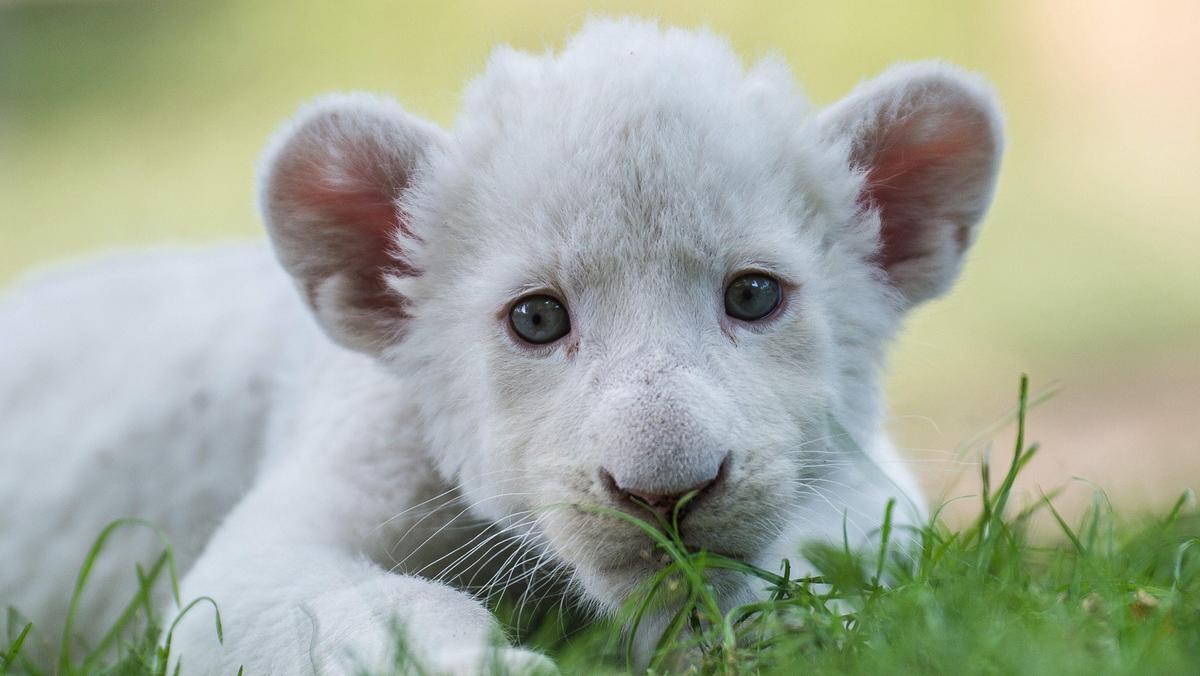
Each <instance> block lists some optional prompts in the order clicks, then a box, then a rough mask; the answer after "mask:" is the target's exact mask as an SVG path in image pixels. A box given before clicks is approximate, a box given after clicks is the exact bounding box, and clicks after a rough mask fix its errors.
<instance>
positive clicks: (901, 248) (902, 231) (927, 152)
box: [859, 115, 980, 269]
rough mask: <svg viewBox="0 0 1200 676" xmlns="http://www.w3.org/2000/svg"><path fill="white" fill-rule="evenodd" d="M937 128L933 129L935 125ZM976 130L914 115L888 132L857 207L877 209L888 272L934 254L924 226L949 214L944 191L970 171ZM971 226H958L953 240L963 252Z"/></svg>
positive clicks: (954, 119)
mask: <svg viewBox="0 0 1200 676" xmlns="http://www.w3.org/2000/svg"><path fill="white" fill-rule="evenodd" d="M934 125H936V126H934ZM979 141H980V139H979V133H978V130H975V129H973V128H972V125H971V124H970V123H968V122H966V121H964V120H963V119H961V118H959V117H958V116H955V115H946V116H940V117H938V118H936V119H933V120H930V119H923V117H922V116H914V117H912V118H910V119H908V120H905V121H903V122H901V123H899V124H896V125H894V126H893V127H892V128H890V129H888V130H887V133H886V137H885V138H883V139H880V140H878V143H879V146H880V150H879V152H878V153H877V154H876V155H875V157H874V158H873V160H872V162H871V164H870V168H869V169H868V171H867V176H866V181H865V184H864V187H863V191H862V194H861V195H859V204H860V206H862V207H863V208H872V207H874V208H878V209H879V211H880V218H881V220H882V232H881V233H880V234H881V237H882V240H883V246H882V247H881V249H880V252H879V260H878V262H879V263H880V264H881V265H882V266H883V267H884V268H885V269H887V268H890V267H892V266H894V265H897V264H899V263H903V262H904V261H907V260H910V259H913V258H917V257H920V256H924V255H928V254H930V253H932V252H931V251H930V248H931V247H932V246H936V242H935V241H931V240H930V238H929V237H928V234H929V233H927V232H926V231H925V228H923V227H922V225H923V222H925V223H926V224H927V223H928V222H929V221H932V220H935V219H938V218H939V217H944V216H947V215H948V214H946V213H944V212H945V211H946V206H947V205H946V203H947V202H948V201H949V202H953V197H950V196H948V195H947V191H953V190H954V189H955V187H956V184H957V183H959V182H960V181H962V180H964V179H966V178H967V176H965V175H964V173H968V174H969V173H971V172H972V170H973V167H972V166H971V163H972V162H974V161H976V157H975V155H976V154H977V152H978V145H979ZM969 228H970V223H968V222H963V223H959V224H958V227H957V228H956V230H955V232H954V238H955V242H956V243H957V245H958V247H959V251H958V253H960V254H961V253H962V252H963V251H964V250H965V249H966V247H967V244H968V237H969Z"/></svg>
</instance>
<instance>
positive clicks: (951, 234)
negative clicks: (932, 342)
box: [817, 62, 1004, 307]
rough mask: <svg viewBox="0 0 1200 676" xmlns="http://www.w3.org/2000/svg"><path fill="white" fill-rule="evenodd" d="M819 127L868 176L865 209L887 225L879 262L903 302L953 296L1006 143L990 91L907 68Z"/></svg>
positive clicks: (930, 67)
mask: <svg viewBox="0 0 1200 676" xmlns="http://www.w3.org/2000/svg"><path fill="white" fill-rule="evenodd" d="M817 124H818V127H819V129H820V133H821V134H822V135H823V136H824V137H825V139H826V140H827V141H829V142H834V143H842V144H845V145H846V147H847V150H848V159H849V162H850V165H851V167H852V168H853V169H855V170H857V171H858V172H860V174H861V177H862V180H863V182H862V187H861V190H860V192H859V197H858V200H859V204H860V206H861V207H862V208H863V209H865V210H867V213H868V214H869V216H868V218H869V219H871V218H872V217H874V216H876V215H877V217H878V219H879V238H878V241H877V248H876V249H875V251H873V252H872V255H871V257H872V262H874V263H875V264H877V265H879V267H880V268H881V269H882V270H883V271H884V273H885V274H886V277H887V279H888V281H889V282H890V283H891V284H892V286H894V287H895V288H896V290H897V291H899V293H900V296H901V298H902V299H903V301H904V304H905V306H906V307H912V306H913V305H916V304H917V303H920V302H922V301H924V300H927V299H930V298H934V297H936V296H939V295H941V294H942V293H944V292H945V291H946V290H948V289H949V288H950V286H951V285H952V284H953V283H954V280H955V278H956V277H957V276H958V272H959V269H960V268H961V266H962V262H963V257H964V254H965V253H966V250H967V248H968V247H969V246H970V245H971V243H972V242H974V240H975V236H976V233H977V231H978V225H979V221H980V219H981V218H982V217H983V214H984V212H985V211H986V210H987V207H988V205H989V203H990V202H991V199H992V194H993V192H994V190H995V185H996V173H997V170H998V169H999V166H1000V154H1001V149H1002V147H1003V143H1004V142H1003V134H1002V129H1001V126H1002V123H1001V117H1000V112H999V107H998V105H997V103H996V98H995V95H994V94H993V93H992V91H991V89H990V88H989V87H988V86H987V84H986V83H984V81H983V80H982V79H981V78H979V77H978V76H974V75H971V74H968V73H966V72H963V71H960V70H958V69H956V68H953V67H951V66H947V65H945V64H940V63H934V62H926V63H914V64H904V65H900V66H896V67H893V68H891V69H889V70H887V71H885V72H884V73H883V74H881V75H880V76H878V77H877V78H875V79H874V80H871V81H868V82H865V83H863V84H861V85H859V86H858V87H857V88H856V89H855V90H854V91H853V92H851V93H850V95H849V96H847V97H846V98H845V99H843V100H842V101H840V102H838V103H836V104H834V105H833V106H831V107H830V108H828V109H826V110H825V111H823V112H822V113H821V114H820V115H819V117H818V119H817Z"/></svg>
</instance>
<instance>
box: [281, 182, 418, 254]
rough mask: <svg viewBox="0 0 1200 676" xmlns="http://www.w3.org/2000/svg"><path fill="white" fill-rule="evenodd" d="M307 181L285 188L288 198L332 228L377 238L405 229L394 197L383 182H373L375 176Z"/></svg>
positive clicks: (288, 184)
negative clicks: (342, 228) (355, 231)
mask: <svg viewBox="0 0 1200 676" xmlns="http://www.w3.org/2000/svg"><path fill="white" fill-rule="evenodd" d="M304 178H307V177H292V180H290V181H288V183H287V185H286V186H285V188H284V190H285V192H286V195H287V198H288V199H291V200H294V201H295V203H296V204H298V205H302V206H303V207H304V208H306V209H311V210H312V211H314V212H317V213H319V214H321V215H322V216H323V219H322V220H324V221H325V223H327V224H329V226H330V227H352V228H354V229H356V230H358V231H359V232H360V233H361V234H367V235H371V236H373V237H375V238H378V239H386V238H388V237H389V236H390V235H391V234H392V233H393V232H395V231H396V230H397V229H401V230H405V224H404V223H403V221H402V220H401V219H400V214H399V212H398V211H397V209H396V203H395V196H393V195H391V194H389V192H388V191H387V189H386V185H385V184H383V182H382V181H380V182H376V181H373V180H372V178H375V177H368V176H357V177H337V178H330V177H314V178H315V180H313V178H310V179H309V180H304Z"/></svg>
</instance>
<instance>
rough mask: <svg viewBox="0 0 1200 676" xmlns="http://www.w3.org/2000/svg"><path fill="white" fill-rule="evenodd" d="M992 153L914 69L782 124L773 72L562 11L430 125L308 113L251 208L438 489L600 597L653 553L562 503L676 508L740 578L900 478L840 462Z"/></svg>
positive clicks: (988, 98)
mask: <svg viewBox="0 0 1200 676" xmlns="http://www.w3.org/2000/svg"><path fill="white" fill-rule="evenodd" d="M1001 143H1002V141H1001V130H1000V122H999V115H998V113H997V108H996V105H995V102H994V100H993V96H992V94H991V93H990V91H989V89H988V88H987V87H986V86H985V85H984V84H983V83H982V82H981V81H980V80H979V79H978V78H976V77H974V76H971V75H968V74H965V73H963V72H961V71H958V70H956V69H954V68H951V67H948V66H945V65H941V64H937V63H923V64H914V65H904V66H899V67H896V68H893V69H891V70H889V71H887V72H885V73H884V74H883V75H881V76H879V77H878V78H876V79H874V80H872V81H870V82H867V83H865V84H863V85H861V86H860V87H859V88H858V89H856V90H855V91H854V92H852V93H851V94H850V95H849V96H848V97H847V98H846V99H844V100H842V101H841V102H839V103H837V104H835V105H833V106H832V107H829V108H827V109H824V110H821V111H817V112H813V111H810V110H809V109H808V107H807V104H806V103H805V101H804V99H803V98H802V96H801V95H800V94H799V93H798V92H797V91H795V89H794V88H793V85H792V84H791V78H790V75H789V73H788V72H787V70H786V68H785V67H784V66H783V65H782V64H780V63H779V62H778V61H774V60H767V61H763V62H761V63H759V64H757V65H755V66H753V67H752V68H749V69H748V70H747V69H745V68H743V66H742V64H741V63H740V62H739V60H738V59H737V58H736V56H735V55H734V54H733V53H732V52H731V50H730V49H729V47H728V46H727V45H726V44H725V43H724V42H722V41H721V40H719V39H717V38H715V37H713V36H711V35H709V34H707V33H703V32H701V33H695V32H686V31H681V30H665V31H664V30H660V29H659V28H658V27H656V26H654V25H649V24H641V23H634V22H593V23H590V24H589V25H588V26H587V27H586V28H585V29H584V30H583V32H582V33H580V34H579V35H578V36H577V37H575V38H574V39H573V40H572V41H571V42H570V43H569V44H568V45H567V46H566V48H565V49H564V50H563V51H562V52H561V53H559V54H557V55H544V56H530V55H526V54H522V53H518V52H514V51H511V50H507V49H501V50H499V51H497V52H496V53H495V54H494V55H493V57H492V59H491V61H490V63H489V64H488V67H487V70H486V72H485V73H484V74H483V75H482V76H481V77H479V78H478V79H477V80H475V81H474V82H473V83H472V84H471V86H470V87H469V89H468V91H467V94H466V100H465V104H464V107H463V111H462V114H461V116H460V118H459V121H458V123H457V124H456V125H455V126H454V128H453V129H452V130H450V131H448V132H447V131H442V130H441V129H438V128H437V127H435V126H433V125H431V124H429V123H427V122H423V121H421V120H418V119H416V118H414V117H413V116H412V115H410V114H408V113H406V112H405V111H404V110H403V109H401V108H400V106H399V105H397V104H396V103H394V102H391V101H389V100H385V99H378V98H373V97H369V96H365V95H349V96H333V97H328V98H324V99H321V100H319V101H317V102H315V103H313V104H311V105H310V106H309V107H307V108H306V109H304V110H303V111H302V112H301V113H300V115H299V116H298V117H297V119H296V120H295V121H294V122H292V123H291V124H290V126H288V127H287V128H286V129H285V130H284V131H283V132H282V133H281V135H280V136H279V138H278V140H277V141H276V142H275V144H274V145H273V148H272V150H271V151H270V152H269V154H268V159H267V161H266V165H265V172H264V177H263V183H262V204H263V210H264V214H265V218H266V222H267V225H268V228H269V231H270V235H271V237H272V240H273V242H274V245H275V247H276V250H277V252H278V254H279V257H280V259H281V261H282V263H283V265H284V267H285V268H286V269H287V270H288V271H289V272H290V273H291V274H292V275H293V276H294V277H295V279H296V281H297V283H298V286H299V288H300V289H301V291H302V293H303V295H304V297H305V299H306V300H307V302H308V303H309V305H310V306H311V308H312V310H313V312H314V313H315V315H316V317H317V318H318V320H319V321H320V323H321V325H322V326H323V327H324V329H325V330H326V331H327V332H328V334H329V335H330V337H331V338H332V339H333V340H335V341H337V342H339V343H341V344H342V345H345V346H347V347H349V348H353V349H356V350H361V351H364V352H368V353H370V354H373V355H376V356H377V357H378V358H379V360H380V361H381V363H383V364H385V365H387V366H388V367H389V368H391V369H393V370H394V372H395V374H396V377H398V378H403V379H406V380H408V381H410V382H411V383H412V391H413V395H414V396H415V397H419V399H420V403H421V409H422V411H423V415H424V417H425V424H426V429H427V435H428V443H429V450H430V453H431V454H432V457H433V458H434V459H435V460H436V462H437V464H438V467H439V469H440V471H441V472H442V474H443V475H444V476H445V478H446V479H447V480H449V481H453V482H454V483H455V484H456V485H458V486H459V487H460V488H461V489H462V491H463V492H464V493H465V494H466V496H467V498H468V500H469V502H470V503H471V504H472V505H473V509H474V510H475V511H476V512H477V513H478V514H479V515H480V516H483V517H486V518H488V519H491V520H494V521H497V522H500V523H508V524H511V526H512V527H513V528H515V529H522V530H523V531H524V532H526V533H527V535H528V540H529V541H530V542H533V543H536V544H537V545H538V546H540V547H542V548H543V549H544V551H545V552H546V553H547V555H548V556H551V557H553V558H555V559H556V560H559V561H561V562H564V563H566V564H568V565H569V566H571V568H572V569H573V570H574V571H575V573H576V579H577V580H578V581H579V582H580V583H581V585H582V587H583V588H584V589H585V590H586V591H587V592H588V593H589V594H590V595H591V596H593V597H594V598H595V599H597V600H598V601H600V602H603V603H615V602H617V601H619V599H620V598H621V596H622V595H623V594H624V593H625V592H627V591H628V590H629V589H630V588H631V586H632V585H634V584H635V583H636V582H637V581H639V580H641V579H644V578H645V576H646V575H647V574H648V573H649V572H651V571H652V570H653V569H654V567H655V566H656V565H658V564H657V563H656V561H654V559H653V557H647V555H646V553H647V551H648V550H650V549H651V547H650V544H649V541H648V540H647V539H646V538H645V537H644V536H643V535H642V534H641V533H640V532H639V531H638V530H637V529H635V528H634V527H632V526H630V525H628V524H627V523H624V522H622V521H620V520H616V519H613V518H611V517H609V516H605V515H603V514H600V513H597V512H596V511H594V510H591V509H588V508H589V507H597V506H600V507H607V508H611V509H619V510H626V511H629V512H630V513H634V514H641V515H646V514H647V510H650V511H655V510H657V511H660V512H664V513H665V512H668V511H670V510H672V509H673V507H674V506H675V504H676V501H677V500H678V499H679V498H680V497H681V496H683V495H685V494H692V495H694V497H693V498H692V499H691V500H690V502H688V504H687V505H686V507H685V508H684V509H683V510H682V512H681V514H680V517H681V521H680V528H681V532H682V536H683V538H684V539H685V540H686V541H687V542H688V543H689V544H691V545H693V546H695V547H703V548H707V549H709V550H710V551H715V552H720V553H722V554H726V555H729V556H733V557H738V558H742V559H746V560H759V559H762V558H763V557H765V556H767V554H768V553H770V552H773V551H775V549H774V548H775V547H777V545H778V543H780V542H787V541H789V539H794V538H795V537H797V536H803V535H804V534H805V533H807V532H817V531H819V530H821V529H822V528H825V529H828V528H831V527H832V528H833V529H836V530H838V532H840V529H841V526H842V524H841V520H840V519H841V516H840V514H838V510H840V509H842V507H843V506H845V505H849V504H850V503H851V502H853V500H852V496H853V494H854V492H855V491H859V492H862V491H872V490H873V491H882V490H886V485H887V482H880V481H878V480H876V479H875V478H872V477H871V476H869V475H870V473H872V472H874V473H880V472H882V473H883V474H884V475H885V476H886V477H890V478H891V479H892V480H894V481H893V484H892V485H907V476H906V475H905V474H904V473H903V470H902V469H901V468H900V467H899V466H898V465H896V464H890V465H885V466H883V467H882V469H881V468H880V467H876V466H872V463H871V462H869V461H867V460H866V459H865V458H866V457H867V456H864V455H863V454H862V453H859V454H856V453H855V452H854V449H855V448H857V449H863V448H867V449H869V448H870V447H871V445H872V444H873V443H874V440H875V439H876V437H877V436H878V434H879V419H880V404H879V373H878V372H879V368H880V364H881V362H882V353H883V349H884V345H885V343H886V341H887V340H888V339H889V337H890V336H891V335H892V334H893V333H894V332H895V330H896V328H897V326H898V324H899V323H900V321H901V319H902V317H903V315H904V314H905V312H906V311H907V310H908V309H910V308H912V307H913V306H914V305H916V304H918V303H920V302H922V301H925V300H927V299H930V298H933V297H934V296H937V295H939V294H941V293H942V292H944V291H945V290H946V289H947V288H948V287H949V286H950V285H951V284H952V282H953V281H954V279H955V277H956V275H957V274H958V271H959V267H960V265H961V263H962V261H963V257H964V254H965V252H966V251H967V249H968V248H969V247H970V245H971V243H972V242H973V241H974V239H975V237H976V233H977V228H976V226H977V224H978V222H979V221H980V219H981V217H982V215H983V213H984V210H985V209H986V207H987V205H988V203H989V201H990V199H991V195H992V192H993V187H994V183H995V176H996V171H997V166H998V161H999V155H1000V149H1001ZM847 441H848V443H843V442H847ZM868 455H869V453H868ZM881 486H882V488H881ZM830 506H832V507H833V508H834V509H832V510H829V509H826V508H827V507H830ZM820 514H838V516H836V517H833V518H834V520H835V521H836V523H825V522H819V521H821V519H824V521H826V522H827V521H829V520H830V518H831V517H828V516H826V517H819V518H818V517H816V516H814V515H820ZM879 516H880V514H872V515H871V518H878V517H879Z"/></svg>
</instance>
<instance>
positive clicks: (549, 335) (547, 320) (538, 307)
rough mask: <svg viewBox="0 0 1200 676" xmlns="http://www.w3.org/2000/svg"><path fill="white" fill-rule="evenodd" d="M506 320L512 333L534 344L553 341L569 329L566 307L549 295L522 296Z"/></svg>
mask: <svg viewBox="0 0 1200 676" xmlns="http://www.w3.org/2000/svg"><path fill="white" fill-rule="evenodd" d="M508 321H509V323H510V324H511V325H512V329H513V332H514V333H516V334H517V335H518V336H520V337H521V339H522V340H524V341H527V342H530V343H533V344H534V345H543V344H545V343H553V342H554V341H556V340H558V339H559V338H562V337H563V336H565V335H567V333H568V332H570V330H571V320H570V318H569V317H567V308H565V307H563V304H562V303H560V302H558V301H557V300H555V299H553V298H551V297H550V296H526V297H525V298H522V299H521V300H519V301H517V304H516V305H514V306H513V309H512V312H510V313H509V315H508Z"/></svg>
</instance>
